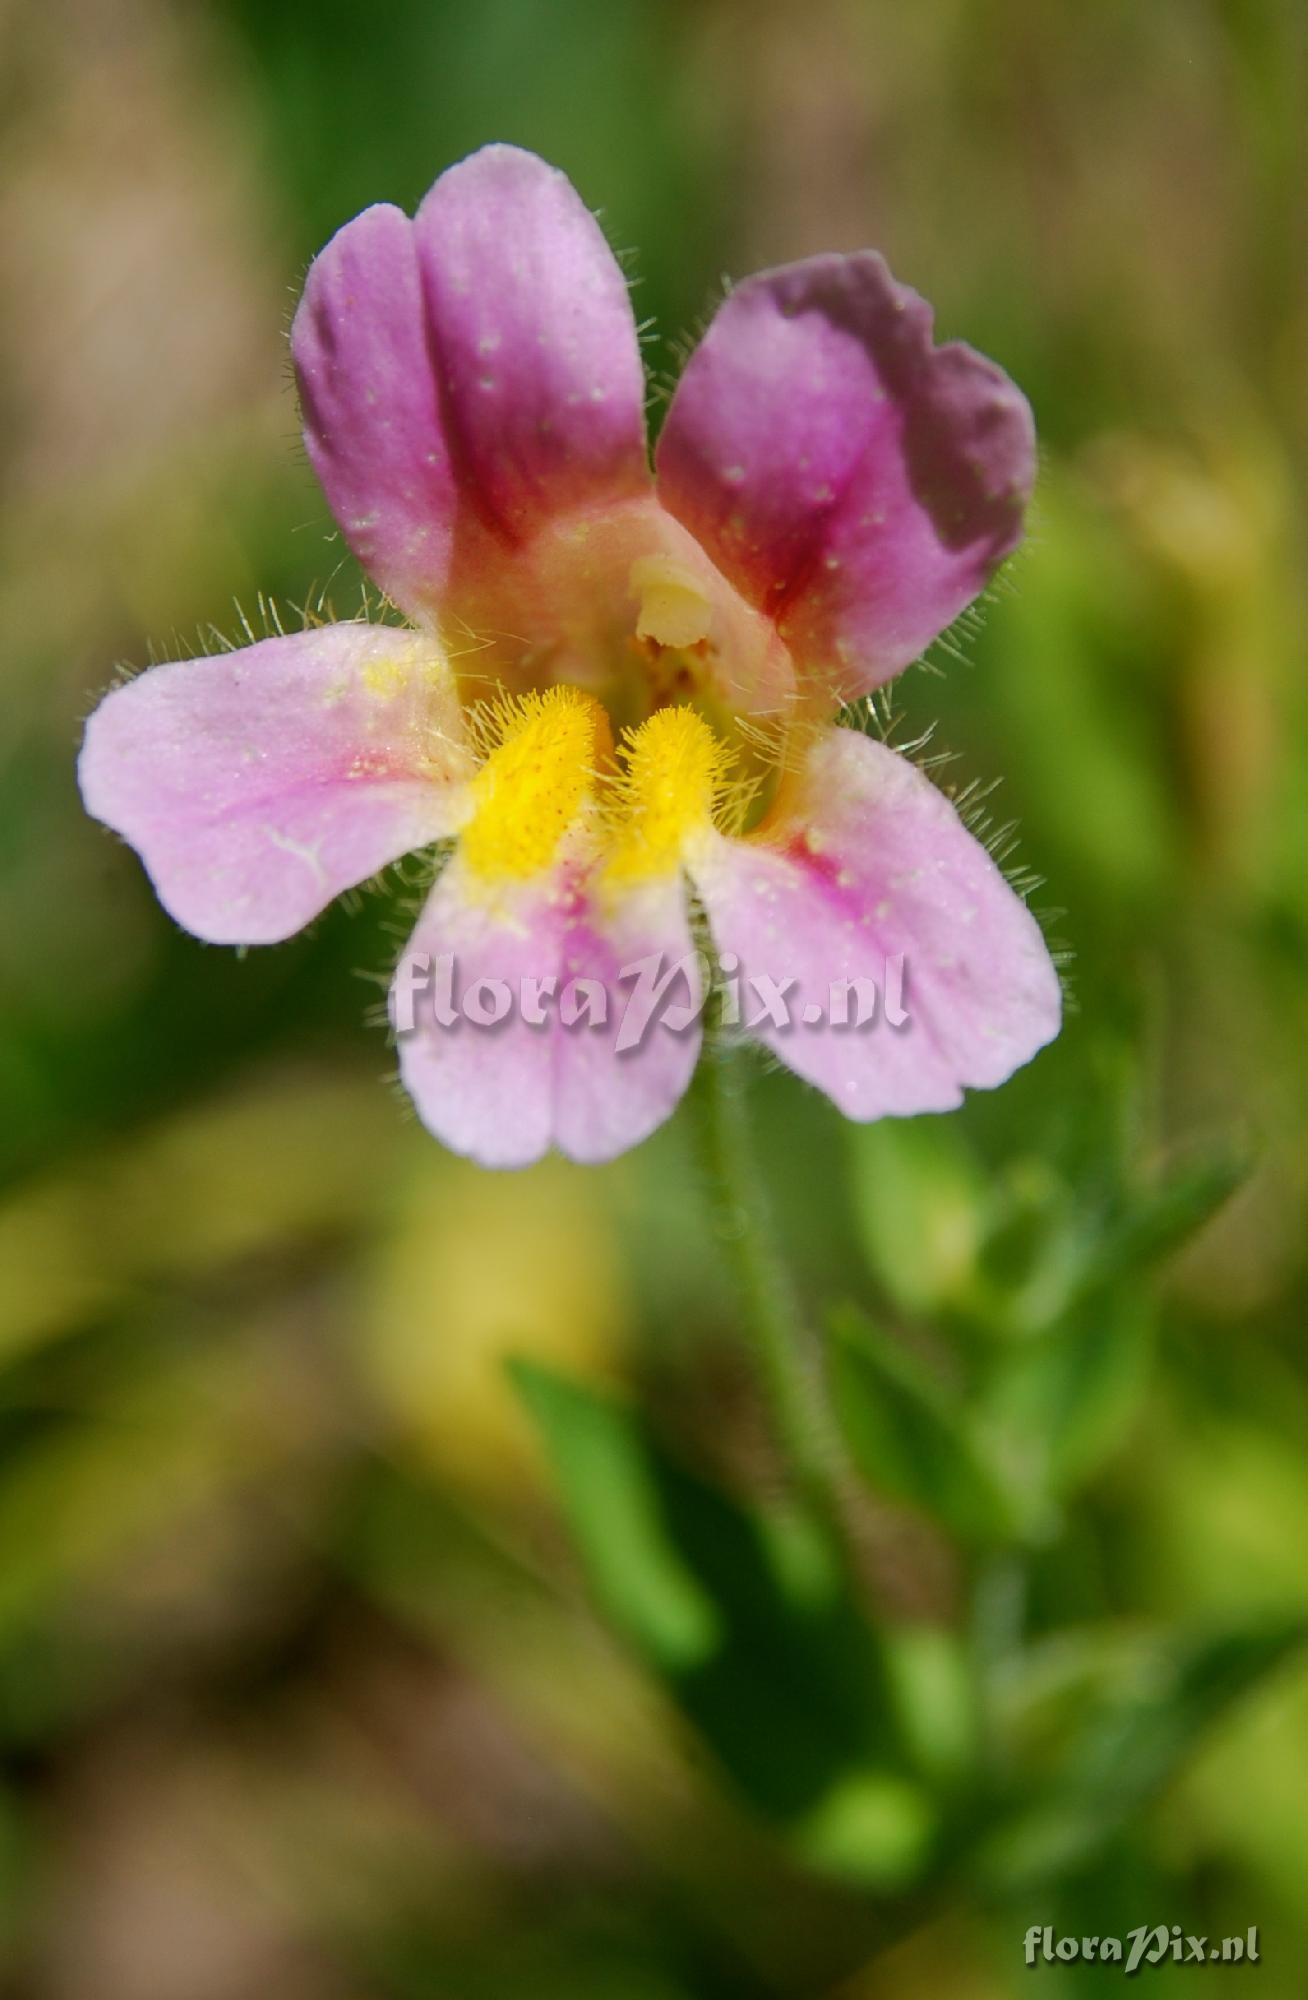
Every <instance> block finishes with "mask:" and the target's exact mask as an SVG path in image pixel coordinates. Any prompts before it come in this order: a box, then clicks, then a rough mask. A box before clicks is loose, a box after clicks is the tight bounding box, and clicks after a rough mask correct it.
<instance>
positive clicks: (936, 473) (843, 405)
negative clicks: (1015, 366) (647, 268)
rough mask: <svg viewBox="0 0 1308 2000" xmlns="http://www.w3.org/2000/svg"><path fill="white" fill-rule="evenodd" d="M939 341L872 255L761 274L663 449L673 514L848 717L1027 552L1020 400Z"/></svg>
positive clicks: (701, 366) (723, 321)
mask: <svg viewBox="0 0 1308 2000" xmlns="http://www.w3.org/2000/svg"><path fill="white" fill-rule="evenodd" d="M931 329H932V314H931V308H930V307H929V306H928V305H927V303H926V301H925V300H924V299H921V298H919V297H918V295H917V294H916V292H913V291H910V290H909V289H908V287H907V286H904V285H899V284H896V282H895V280H894V279H893V278H892V277H891V275H890V272H889V271H888V270H887V268H886V266H885V264H884V262H883V261H882V259H881V258H880V257H879V256H877V255H875V254H874V253H872V252H863V253H860V254H859V255H856V256H849V257H841V256H825V257H813V258H809V259H808V260H807V261H805V262H803V263H799V264H790V265H785V266H783V267H781V268H780V269H778V270H775V271H764V272H761V273H760V274H759V275H758V276H756V277H753V278H749V279H747V280H746V281H745V282H744V283H743V284H741V285H739V286H738V287H737V288H736V289H735V291H733V292H732V293H731V295H730V297H729V298H728V299H727V300H726V302H725V304H724V305H723V306H722V307H721V309H720V310H719V312H718V314H717V316H716V318H715V319H714V321H713V323H712V325H711V326H710V328H709V330H708V333H707V334H706V335H705V337H704V339H703V340H702V341H701V343H700V345H699V347H698V348H697V349H696V351H695V353H694V354H693V355H692V356H691V359H690V361H689V363H688V364H687V367H686V370H685V373H684V374H683V376H682V378H681V381H680V384H679V385H678V388H677V392H676V394H675V396H674V397H673V400H672V406H671V408H670V410H669V411H668V417H667V422H666V423H665V425H664V427H663V432H662V436H661V437H660V439H659V446H658V451H657V454H656V460H657V466H658V479H659V492H660V495H661V497H662V499H663V501H664V504H665V505H666V506H667V507H668V508H669V509H670V510H671V511H672V513H674V514H675V515H676V516H677V518H678V520H680V521H683V522H684V523H685V525H686V526H687V527H688V528H689V529H690V530H691V532H692V533H693V534H695V535H696V536H697V537H698V538H699V540H700V541H701V542H702V543H703V545H704V547H705V548H706V549H707V550H708V552H709V554H710V555H711V556H712V557H713V559H714V561H715V562H717V563H718V564H719V566H720V567H721V568H722V569H723V570H724V571H725V572H726V574H727V575H728V576H729V577H730V578H731V580H732V581H733V582H734V583H735V584H736V586H737V587H738V588H739V589H740V590H741V591H742V592H743V593H744V594H745V596H746V597H748V598H749V600H750V602H751V603H753V604H755V605H756V606H757V607H758V608H760V609H761V610H764V611H767V612H768V613H769V614H770V615H771V616H772V617H774V618H775V619H776V620H777V621H778V624H779V626H780V629H781V632H782V634H783V636H784V637H785V638H786V639H787V641H788V643H789V644H790V645H791V647H792V650H793V651H794V652H795V654H796V657H797V660H798V661H799V663H800V665H801V667H802V668H804V669H805V670H807V671H808V673H809V674H810V675H814V676H821V677H823V678H825V679H827V680H829V682H830V685H831V687H832V689H833V691H835V692H837V693H838V694H840V695H841V696H842V697H844V698H852V697H853V696H856V695H859V694H863V693H866V692H867V691H868V689H870V688H873V687H876V686H877V685H878V684H879V683H880V682H882V681H884V680H887V679H888V678H889V677H890V676H891V675H892V674H895V673H897V672H898V671H899V670H900V668H901V667H904V666H907V664H908V663H909V661H910V660H913V659H915V658H916V657H917V655H918V654H919V653H921V652H922V650H923V648H924V647H925V646H927V645H928V644H929V643H930V641H931V640H932V639H934V638H935V637H936V635H937V634H938V633H939V632H941V631H943V629H944V628H945V626H946V625H948V624H949V623H950V622H951V621H952V620H953V619H954V618H956V617H957V616H958V614H959V612H960V611H962V610H963V609H964V607H965V606H966V605H967V604H969V603H970V602H971V601H972V599H973V598H974V597H975V596H976V595H977V593H978V592H979V591H980V590H981V589H982V587H983V586H984V584H985V583H986V580H987V578H988V577H989V576H990V574H991V572H992V571H993V569H994V568H995V566H996V564H997V563H999V562H1000V561H1001V560H1002V559H1003V557H1004V556H1006V555H1007V554H1008V553H1009V552H1010V550H1012V549H1013V547H1014V546H1015V545H1016V543H1017V542H1018V540H1019V539H1020V537H1021V533H1022V516H1023V511H1024V509H1025V506H1026V502H1027V500H1028V498H1029V495H1030V490H1031V484H1032V479H1033V476H1034V467H1035V439H1034V430H1033V426H1032V421H1031V413H1030V410H1029V408H1028V406H1027V403H1026V400H1025V398H1024V397H1023V396H1022V394H1021V392H1020V391H1019V390H1018V389H1016V388H1015V387H1014V386H1013V384H1012V383H1011V382H1010V381H1009V379H1008V377H1007V376H1006V375H1005V374H1004V373H1003V371H1002V370H1001V369H1000V368H998V367H996V365H995V364H994V362H992V361H987V360H986V359H985V357H984V356H983V355H980V354H977V353H975V352H974V351H973V349H971V348H970V347H965V346H963V345H961V344H959V343H957V342H955V343H951V344H949V345H948V346H944V347H934V346H933V345H932V332H931Z"/></svg>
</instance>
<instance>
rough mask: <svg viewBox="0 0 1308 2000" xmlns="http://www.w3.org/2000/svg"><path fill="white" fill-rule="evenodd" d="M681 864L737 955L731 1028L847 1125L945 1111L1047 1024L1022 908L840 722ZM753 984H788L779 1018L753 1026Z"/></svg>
mask: <svg viewBox="0 0 1308 2000" xmlns="http://www.w3.org/2000/svg"><path fill="white" fill-rule="evenodd" d="M693 872H694V877H695V882H696V886H697V887H698V889H699V893H700V895H701V897H702V898H703V901H704V905H705V908H706V910H707V913H708V918H709V923H710V925H711V927H712V930H713V935H714V940H715V942H716V944H717V947H718V950H719V952H732V953H734V954H735V955H736V957H737V959H738V960H739V961H740V971H739V976H740V979H741V990H742V993H743V994H744V995H745V996H746V1005H745V1008H744V1025H745V1026H746V1027H747V1028H750V1029H751V1031H752V1032H753V1033H754V1034H756V1035H757V1037H758V1038H759V1039H760V1040H761V1041H763V1042H765V1043H766V1044H767V1046H768V1047H769V1048H770V1049H771V1050H772V1051H773V1052H774V1053H775V1054H776V1055H777V1056H778V1057H779V1058H780V1060H781V1061H782V1062H783V1063H785V1064H786V1065H787V1067H788V1068H790V1069H792V1070H794V1071H795V1072H796V1073H797V1074H798V1075H800V1076H802V1077H806V1078H807V1079H808V1081H809V1082H810V1083H813V1084H816V1085H817V1087H818V1089H819V1090H823V1091H825V1092H826V1094H827V1096H828V1097H830V1098H832V1099H833V1100H834V1102H835V1103H836V1104H837V1105H838V1106H839V1107H840V1109H841V1110H842V1111H843V1112H845V1113H846V1115H847V1116H848V1117H851V1118H858V1119H871V1118H881V1117H885V1116H887V1115H891V1116H910V1115H912V1114H913V1113H916V1112H921V1111H946V1110H949V1109H951V1108H952V1107H953V1106H955V1105H957V1104H958V1103H959V1102H960V1101H961V1098H962V1093H963V1089H964V1087H965V1086H969V1087H972V1088H989V1087H991V1086H993V1085H995V1084H999V1083H1002V1082H1003V1081H1004V1080H1005V1078H1007V1077H1009V1076H1011V1075H1012V1073H1013V1071H1014V1070H1015V1069H1018V1068H1020V1067H1021V1065H1022V1064H1023V1063H1025V1062H1028V1061H1029V1060H1030V1059H1031V1057H1032V1056H1033V1055H1034V1054H1035V1053H1036V1051H1037V1050H1038V1049H1040V1048H1042V1047H1043V1046H1044V1045H1045V1043H1046V1042H1048V1041H1050V1040H1051V1039H1052V1038H1053V1036H1054V1035H1056V1034H1057V1032H1058V1027H1059V1020H1060V1013H1061V992H1060V987H1059V981H1058V975H1057V973H1056V971H1055V969H1054V966H1053V964H1052V962H1051V960H1050V957H1049V952H1048V949H1047V948H1046V945H1045V942H1044V938H1043V936H1042V935H1041V931H1040V927H1039V925H1038V924H1037V923H1036V921H1035V919H1034V917H1033V916H1032V915H1031V913H1030V911H1029V910H1028V909H1027V907H1026V905H1025V904H1024V903H1023V902H1022V901H1021V899H1020V898H1019V897H1018V896H1016V895H1015V894H1014V892H1013V891H1012V889H1011V888H1010V887H1009V885H1008V883H1007V882H1006V881H1005V880H1004V877H1003V874H1002V873H1001V871H1000V870H999V868H998V867H997V866H996V865H995V863H994V861H992V860H991V858H990V856H989V854H987V852H986V850H985V848H984V847H983V846H982V845H981V844H980V842H979V841H977V840H975V839H974V838H973V837H972V835H971V834H970V833H968V831H967V829H966V828H965V827H964V826H963V824H962V821H961V820H960V819H959V817H958V814H957V812H956V811H955V810H954V807H953V806H952V805H951V804H950V802H949V801H948V800H947V799H946V798H945V797H944V796H943V794H942V793H940V792H939V791H937V789H936V787H935V786H934V785H933V784H932V783H931V782H930V780H929V779H928V778H926V777H925V776H924V775H923V774H922V773H921V772H920V771H919V770H918V769H917V768H916V766H915V765H913V764H911V763H910V762H909V761H908V760H907V759H906V758H903V757H900V756H898V755H896V753H895V752H894V751H892V750H888V749H887V748H886V747H885V745H884V744H881V743H875V742H872V741H870V740H869V739H868V738H866V737H864V736H861V735H859V734H857V733H856V732H855V731H853V730H848V729H828V730H826V731H824V732H823V733H822V735H821V736H820V737H819V738H818V740H817V742H816V743H815V744H814V746H813V748H812V750H811V751H810V753H809V756H808V758H807V762H806V765H805V767H804V769H803V771H802V772H801V773H800V774H799V776H798V779H797V781H796V782H795V783H794V784H793V786H792V787H791V788H790V790H789V791H788V793H787V796H786V799H785V802H784V805H783V806H782V807H781V809H780V810H778V811H777V812H776V813H775V814H774V815H773V816H772V817H771V818H770V820H769V822H768V823H767V824H766V826H765V828H763V829H762V830H761V831H760V832H759V833H758V834H757V835H755V836H752V837H751V838H749V839H748V840H738V841H729V840H725V839H722V838H720V837H714V838H713V839H712V840H711V841H710V842H709V843H707V844H706V846H705V848H704V850H703V852H702V853H701V854H700V855H699V856H698V857H697V858H696V861H695V864H694V870H693ZM897 959H898V960H902V964H903V989H902V991H903V1000H902V1011H903V1012H904V1013H906V1014H907V1019H906V1020H905V1021H903V1023H902V1024H901V1025H900V1026H898V1027H895V1026H892V1025H891V1024H890V1022H889V1021H888V1020H887V1018H886V1015H885V1009H884V999H885V994H886V991H887V978H888V973H890V972H891V968H892V965H893V961H895V960H897ZM759 975H762V976H763V977H764V978H766V979H770V980H772V981H773V982H775V983H776V985H777V987H779V988H783V989H784V988H785V982H787V981H789V982H792V984H791V986H790V987H789V989H786V990H785V991H784V1006H785V1012H786V1014H787V1017H788V1023H789V1024H788V1025H787V1026H784V1027H780V1028H778V1027H776V1026H774V1025H772V1024H771V1023H770V1022H768V1021H767V1020H766V1019H761V1018H758V1017H760V1016H761V1015H762V1008H761V1006H760V1005H759V1004H758V1000H757V998H756V997H755V994H754V990H753V989H751V987H750V985H749V981H750V980H751V979H756V978H758V976H759ZM855 979H864V980H871V981H874V982H875V984H876V986H877V989H878V995H879V1002H878V1005H877V1009H876V1012H875V1014H874V1015H873V1017H872V1019H871V1020H870V1022H867V1023H866V1024H865V1025H864V1026H862V1027H857V1026H855V1025H854V1020H855V1010H854V1006H853V1004H852V997H851V1004H850V1006H849V1010H848V1012H849V1025H848V1026H845V1027H839V1026H835V1025H832V1011H833V995H832V984H833V982H837V983H838V982H841V981H845V980H855ZM893 984H894V980H893V975H892V977H891V985H892V990H893ZM805 1009H812V1010H815V1019H814V1020H813V1021H812V1022H811V1023H806V1022H805V1020H804V1018H803V1017H804V1012H805ZM755 1023H757V1024H755Z"/></svg>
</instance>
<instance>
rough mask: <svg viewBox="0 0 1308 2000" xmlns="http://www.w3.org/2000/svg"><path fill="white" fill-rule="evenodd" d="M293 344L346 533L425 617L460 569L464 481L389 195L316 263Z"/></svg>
mask: <svg viewBox="0 0 1308 2000" xmlns="http://www.w3.org/2000/svg"><path fill="white" fill-rule="evenodd" d="M291 352H292V354H293V356H294V359H295V372H296V377H297V380H298V382H299V387H300V403H301V408H302V411H303V416H304V441H305V445H306V447H307V449H308V453H309V458H310V460H311V462H312V464H313V469H314V471H315V472H316V473H317V475H318V478H319V480H320V482H321V484H322V488H323V491H324V492H325V493H326V495H327V499H328V501H329V503H330V505H331V509H332V512H333V513H334V514H335V516H336V519H337V520H338V521H339V523H340V526H341V531H342V533H343V534H344V536H345V539H346V541H347V542H348V543H349V545H350V547H351V549H353V551H354V553H355V555H356V556H357V557H358V559H359V561H360V562H361V563H362V564H363V567H364V568H365V569H366V570H367V571H368V573H369V575H370V576H371V577H373V578H374V579H375V581H376V582H377V583H379V584H380V585H381V587H382V589H383V590H384V591H386V592H387V594H388V595H389V596H390V597H392V598H394V600H395V602H396V603H397V604H398V605H399V606H400V607H401V609H403V610H404V611H407V612H409V613H410V614H411V615H414V616H417V615H418V614H420V613H421V611H422V609H423V607H424V605H425V604H427V603H428V602H429V600H430V598H431V597H432V596H433V595H434V594H435V593H437V592H439V590H440V587H441V584H442V582H443V580H444V578H445V575H446V573H447V571H448V568H449V563H450V556H451V550H452V547H453V537H454V522H455V515H456V512H457V508H458V486H457V480H456V477H455V474H454V471H453V468H452V467H451V464H450V457H449V452H448V449H447V447H446V442H445V436H444V432H443V429H442V426H441V419H440V413H439V407H438V398H437V392H436V383H435V380H434V378H433V375H432V369H431V361H430V356H429V353H428V345H427V327H426V320H425V316H424V310H423V302H422V284H421V280H420V278H419V274H418V255H417V249H416V246H415V243H414V237H413V224H412V223H411V222H410V220H409V218H408V216H407V215H404V214H402V213H401V211H400V210H399V209H398V208H391V207H388V206H380V205H379V206H378V207H375V208H367V209H365V210H364V211H363V213H362V215H357V216H355V218H354V220H353V221H352V222H347V223H346V225H345V227H344V228H343V229H340V230H338V231H337V233H336V235H335V236H333V237H332V240H331V242H330V243H329V244H328V245H327V247H326V249H325V250H323V251H322V252H321V253H320V254H319V256H317V257H316V258H315V259H314V261H313V264H312V265H311V266H310V269H309V275H308V278H307V279H306V280H305V286H304V296H303V298H302V299H301V300H300V304H299V308H298V310H297V311H296V315H295V322H294V325H293V326H292V329H291Z"/></svg>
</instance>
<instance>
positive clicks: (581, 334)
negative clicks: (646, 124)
mask: <svg viewBox="0 0 1308 2000" xmlns="http://www.w3.org/2000/svg"><path fill="white" fill-rule="evenodd" d="M292 349H293V353H294V357H295V365H296V372H297V375H298V378H299V382H300V392H301V398H302V401H303V406H304V420H305V439H306V443H307V445H308V450H309V455H310V458H311V459H312V461H313V465H314V468H315V470H316V471H317V473H318V476H319V478H320V480H321V481H322V485H323V488H324V490H325V492H326V494H327V498H328V500H329V502H330V504H331V507H332V511H333V512H334V513H335V515H336V517H337V519H338V521H339V522H340V524H341V528H342V531H343V533H344V534H345V537H346V540H347V541H348V542H349V544H350V547H351V548H352V549H353V550H354V553H355V554H356V555H357V556H358V558H359V560H360V561H361V562H362V563H363V565H364V567H365V568H366V569H368V571H369V572H370V573H371V575H372V576H374V577H375V578H376V580H377V582H378V583H380V584H381V586H382V587H383V589H385V590H386V591H387V592H388V593H389V594H390V595H391V596H392V597H393V598H394V599H395V601H396V603H397V604H399V605H400V606H401V607H402V608H403V609H404V610H405V611H407V612H409V613H410V614H411V615H412V616H414V617H418V618H430V617H431V616H432V615H433V614H434V612H435V610H437V609H439V607H440V606H441V603H442V600H443V598H444V596H445V594H446V592H447V590H448V589H449V587H450V584H451V580H452V578H455V579H457V575H458V574H459V573H460V572H461V571H462V570H463V569H464V567H466V566H469V565H470V566H471V567H473V568H474V569H476V567H477V566H478V565H479V564H480V562H481V561H482V559H483V558H484V556H485V554H486V552H487V549H488V548H494V547H496V546H498V547H499V548H500V550H501V551H502V550H503V547H504V546H505V545H506V544H508V545H510V546H512V545H513V544H515V543H516V542H518V541H520V540H521V539H523V538H525V537H527V536H530V535H531V534H532V533H534V532H535V531H536V530H537V529H538V528H539V527H540V526H541V525H542V524H543V523H544V522H545V521H546V520H548V519H549V518H550V517H551V516H552V515H555V514H557V513H560V512H565V511H567V510H570V509H573V508H578V507H585V506H588V505H592V504H594V503H597V502H611V501H617V500H621V499H624V498H627V497H629V496H630V495H632V494H634V493H638V492H640V491H642V490H643V489H644V488H645V487H646V486H647V485H648V481H649V472H648V466H647V463H646V456H645V436H644V416H643V409H644V376H643V371H642V367H641V359H640V347H639V342H638V340H637V337H636V328H635V323H634V321H633V318H632V313H631V303H630V300H629V298H628V295H627V287H626V283H625V281H624V279H623V276H622V272H621V271H620V269H619V268H618V264H617V262H616V260H615V258H614V256H613V253H612V252H611V251H610V249H609V247H608V245H607V243H606V242H605V240H604V235H603V232H602V231H601V229H600V227H599V225H598V223H597V222H596V221H595V218H594V217H593V216H592V215H591V213H590V211H589V210H588V209H587V208H586V206H585V204H584V203H583V202H582V201H581V199H580V197H579V196H578V195H577V193H576V192H575V190H574V189H573V188H572V186H571V184H570V183H569V182H568V180H567V179H566V177H565V176H564V175H563V174H561V173H559V172H558V171H557V170H556V169H554V168H552V167H549V166H547V165H546V164H545V162H544V161H543V160H539V159H537V158H536V157H535V155H534V154H532V153H526V152H522V151H520V150H519V149H518V148H516V147H513V146H487V147H485V148H484V149H483V150H482V151H481V152H479V153H474V154H473V155H472V157H471V158H470V159H467V160H463V161H461V162H460V164H459V165H458V166H456V167H452V168H450V170H449V171H448V172H447V173H445V174H442V176H441V177H440V179H439V180H438V181H437V182H436V184H435V185H434V187H433V188H432V189H431V191H430V193H429V194H428V195H427V197H426V199H425V200H424V202H423V203H422V206H421V208H420V209H419V211H418V214H417V217H416V218H415V220H414V221H413V222H410V221H409V220H408V218H407V217H406V216H404V215H403V214H401V212H400V211H399V210H398V209H396V208H390V207H377V208H370V209H367V210H365V211H364V213H363V214H362V215H360V216H358V217H356V218H355V220H354V221H353V222H350V223H347V225H346V226H345V228H344V229H342V230H340V231H339V232H338V233H337V235H336V236H334V237H333V238H332V240H331V242H330V243H329V244H328V245H327V247H326V249H325V250H323V252H322V253H321V255H320V256H319V257H318V258H317V259H316V260H315V262H314V264H313V266H312V268H311V270H310V272H309V276H308V280H307V282H306V284H305V290H304V298H303V300H302V301H301V304H300V308H299V311H298V312H297V314H296V319H295V326H294V329H293V331H292Z"/></svg>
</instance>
